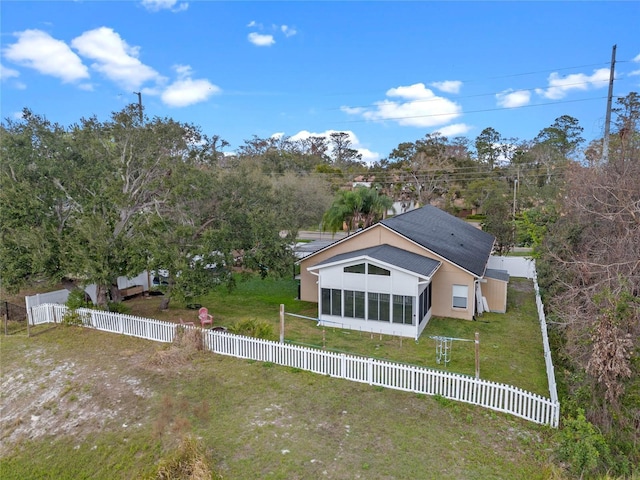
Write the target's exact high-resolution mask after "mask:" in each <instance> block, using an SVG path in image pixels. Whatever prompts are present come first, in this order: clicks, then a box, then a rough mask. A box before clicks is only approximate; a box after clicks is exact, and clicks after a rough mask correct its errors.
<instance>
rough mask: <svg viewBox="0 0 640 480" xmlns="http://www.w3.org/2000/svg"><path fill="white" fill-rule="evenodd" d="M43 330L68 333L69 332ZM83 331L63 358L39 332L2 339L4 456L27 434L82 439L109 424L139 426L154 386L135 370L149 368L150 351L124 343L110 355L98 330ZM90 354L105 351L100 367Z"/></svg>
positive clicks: (0, 422)
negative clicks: (13, 345)
mask: <svg viewBox="0 0 640 480" xmlns="http://www.w3.org/2000/svg"><path fill="white" fill-rule="evenodd" d="M66 328H69V327H66ZM71 328H73V327H71ZM59 330H63V328H59ZM92 333H95V332H92ZM41 335H42V336H45V335H46V336H56V337H58V336H62V337H64V332H63V331H48V332H45V333H42V334H41ZM83 337H84V339H85V340H86V342H84V344H83V345H82V346H81V349H79V350H78V351H77V354H73V355H72V356H69V355H68V351H66V352H65V357H64V359H61V360H60V361H59V362H58V361H57V360H56V356H57V355H56V347H55V346H54V345H52V344H51V343H50V342H41V341H39V339H38V337H37V336H36V337H33V338H31V339H26V341H25V338H24V336H23V338H21V339H20V338H17V337H13V338H11V337H4V338H3V339H2V345H0V346H1V347H2V350H1V352H2V372H1V375H0V392H1V408H2V411H1V415H0V432H1V437H0V438H1V442H0V456H4V455H6V454H7V453H8V452H9V451H10V450H11V448H12V445H14V444H16V443H19V442H21V441H24V440H35V439H39V438H41V437H44V436H58V435H73V436H75V437H76V438H78V439H82V438H85V437H86V435H87V434H89V433H93V432H96V431H100V430H103V429H105V428H109V429H111V428H122V429H127V428H136V426H140V422H141V421H142V419H143V418H144V417H145V416H146V414H147V412H146V409H147V408H148V407H147V405H148V402H144V400H145V399H148V398H150V397H151V396H152V395H153V390H152V389H151V388H150V387H149V386H146V385H144V383H143V381H142V380H141V379H140V377H139V376H138V375H136V374H135V373H133V372H136V371H139V369H141V368H142V369H149V368H150V366H149V360H148V358H149V357H148V355H149V353H148V352H147V353H144V352H143V351H140V350H138V351H134V350H126V349H125V350H120V351H119V352H114V353H115V355H113V361H109V360H108V358H107V355H106V354H105V352H100V345H99V343H100V336H99V335H98V336H96V335H95V334H94V335H93V337H94V338H91V337H92V336H91V335H87V336H83ZM8 342H20V346H19V347H18V349H19V350H18V351H15V350H14V349H13V348H12V349H11V353H7V350H9V349H8V348H6V347H7V344H8ZM141 346H142V345H141ZM143 350H144V347H143ZM91 355H93V356H95V355H101V356H103V357H104V358H102V361H100V362H98V363H99V365H100V367H96V362H95V361H91V362H90V361H87V358H88V357H89V356H91Z"/></svg>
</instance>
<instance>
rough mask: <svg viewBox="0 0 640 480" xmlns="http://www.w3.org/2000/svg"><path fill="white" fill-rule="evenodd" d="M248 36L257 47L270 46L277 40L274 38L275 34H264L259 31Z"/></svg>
mask: <svg viewBox="0 0 640 480" xmlns="http://www.w3.org/2000/svg"><path fill="white" fill-rule="evenodd" d="M247 38H248V39H249V41H250V42H251V43H253V44H254V45H256V46H257V47H270V46H271V45H273V44H274V43H276V41H275V40H274V39H273V35H263V34H261V33H257V32H251V33H250V34H249V35H248V36H247Z"/></svg>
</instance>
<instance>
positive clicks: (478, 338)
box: [475, 332, 480, 380]
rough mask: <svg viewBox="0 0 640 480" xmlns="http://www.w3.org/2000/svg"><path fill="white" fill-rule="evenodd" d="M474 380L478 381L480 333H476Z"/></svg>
mask: <svg viewBox="0 0 640 480" xmlns="http://www.w3.org/2000/svg"><path fill="white" fill-rule="evenodd" d="M475 343H476V380H480V333H479V332H476V340H475Z"/></svg>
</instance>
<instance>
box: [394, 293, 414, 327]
mask: <svg viewBox="0 0 640 480" xmlns="http://www.w3.org/2000/svg"><path fill="white" fill-rule="evenodd" d="M392 321H393V323H404V324H406V325H412V324H413V297H409V296H406V295H394V296H393V319H392Z"/></svg>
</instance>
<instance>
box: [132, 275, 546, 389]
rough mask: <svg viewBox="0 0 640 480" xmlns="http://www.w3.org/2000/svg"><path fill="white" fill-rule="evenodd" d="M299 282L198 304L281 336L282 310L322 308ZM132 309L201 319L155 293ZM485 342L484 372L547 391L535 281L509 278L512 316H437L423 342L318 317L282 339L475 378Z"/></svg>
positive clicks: (311, 312)
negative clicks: (446, 358) (442, 350)
mask: <svg viewBox="0 0 640 480" xmlns="http://www.w3.org/2000/svg"><path fill="white" fill-rule="evenodd" d="M296 295H297V285H296V282H295V280H293V279H282V280H273V279H268V280H262V279H260V277H257V276H254V277H249V278H247V279H245V280H244V281H238V284H237V288H236V289H235V290H233V291H232V292H229V291H228V290H227V289H226V288H225V287H222V286H221V287H219V288H218V289H216V290H215V291H214V292H213V293H212V294H210V295H208V296H206V297H202V298H200V299H198V302H199V303H201V304H202V305H204V306H205V307H207V308H208V309H209V312H210V313H213V315H214V324H216V325H222V326H227V327H228V326H231V325H233V324H234V323H236V322H239V321H241V320H246V319H256V320H261V321H265V322H268V323H270V324H271V325H272V326H273V332H274V336H273V339H277V338H278V336H279V328H280V321H279V308H280V304H284V305H285V311H286V312H288V313H294V314H298V315H304V316H308V317H313V318H315V317H317V305H316V304H314V303H308V302H301V301H298V300H296V299H295V297H296ZM126 303H127V305H128V306H129V307H130V308H131V310H132V313H134V314H136V315H139V316H143V317H150V318H158V319H161V320H168V321H175V322H177V321H179V318H183V319H184V320H185V321H188V320H191V321H197V312H195V311H193V310H187V309H185V308H183V307H182V306H177V305H171V306H170V309H169V310H168V311H166V312H160V311H159V310H158V305H159V303H160V299H159V298H158V297H155V298H154V297H152V298H143V297H138V298H136V299H132V300H129V301H127V302H126ZM476 332H478V334H479V339H480V347H479V352H480V354H479V358H480V377H481V378H482V379H485V380H491V381H494V382H499V383H506V384H510V385H514V386H517V387H519V388H522V389H524V390H527V391H530V392H533V393H538V394H540V395H543V396H546V397H548V396H549V389H548V383H547V377H546V370H545V363H544V354H543V349H542V335H541V333H540V325H539V323H538V316H537V311H536V304H535V296H534V292H533V284H532V282H531V281H530V280H526V279H521V278H512V279H511V280H510V284H509V290H508V300H507V313H506V314H498V313H485V314H484V315H483V316H481V317H479V319H478V321H475V322H472V321H465V320H456V319H449V318H433V319H431V321H430V322H429V324H428V325H427V328H426V329H425V331H424V332H423V333H422V335H421V337H420V338H419V339H418V341H417V342H416V341H414V340H413V339H410V338H402V337H398V336H390V335H379V334H370V333H362V332H358V331H353V330H342V329H338V328H322V327H318V326H317V322H315V321H313V320H306V319H301V318H297V317H293V316H289V315H287V316H285V341H287V342H290V343H294V344H298V345H305V346H312V347H316V348H326V349H328V350H332V351H339V352H346V353H352V354H357V355H364V356H370V357H375V358H380V359H385V360H392V361H397V362H403V363H408V364H413V365H421V366H427V367H430V368H436V369H441V370H446V371H450V372H454V373H461V374H465V375H475V344H474V342H473V340H474V338H475V333H476ZM438 336H444V337H451V338H456V339H460V340H454V341H453V342H452V345H451V350H450V362H449V363H448V364H447V365H446V366H445V365H444V363H443V362H441V363H439V364H438V363H437V361H436V343H437V342H436V340H434V339H433V338H432V337H438Z"/></svg>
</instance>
